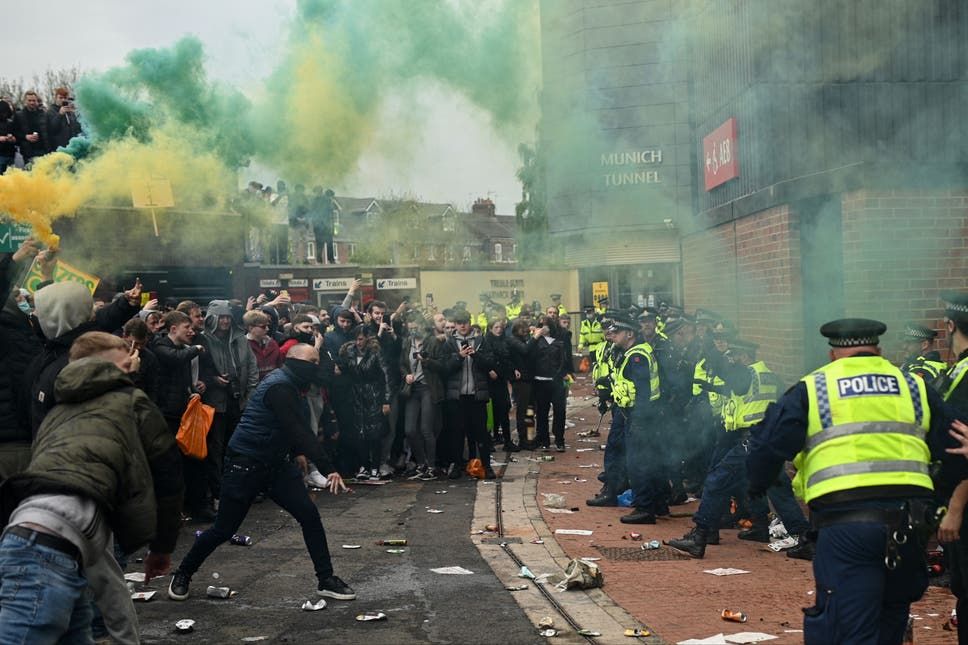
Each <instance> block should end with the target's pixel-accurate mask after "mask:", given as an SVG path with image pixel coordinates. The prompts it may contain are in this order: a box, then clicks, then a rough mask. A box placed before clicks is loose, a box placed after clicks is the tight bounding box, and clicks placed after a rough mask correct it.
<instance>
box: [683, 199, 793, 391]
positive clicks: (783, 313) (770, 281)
mask: <svg viewBox="0 0 968 645" xmlns="http://www.w3.org/2000/svg"><path fill="white" fill-rule="evenodd" d="M682 272H683V292H684V295H685V303H686V306H687V308H688V309H695V308H696V307H708V308H710V309H713V310H715V311H717V312H718V313H720V314H722V315H724V316H726V317H728V318H730V319H731V320H733V321H734V322H735V323H736V324H737V326H738V328H739V332H740V335H741V336H742V337H743V338H746V339H749V340H752V341H754V342H756V343H759V344H760V351H759V358H761V359H762V360H764V361H765V362H766V364H767V365H768V366H770V368H771V369H773V370H774V371H776V372H777V373H778V374H780V375H781V376H782V377H783V379H784V380H785V381H787V382H788V383H792V381H794V380H796V379H798V378H800V377H801V376H802V375H803V374H802V371H803V357H802V352H801V346H802V343H803V314H802V304H801V303H802V297H801V291H800V278H799V276H800V234H799V228H798V220H797V217H796V215H795V214H794V213H791V212H790V210H789V208H788V207H787V206H785V205H784V206H778V207H775V208H771V209H767V210H765V211H761V212H759V213H756V214H754V215H750V216H748V217H745V218H742V219H740V220H737V221H735V222H730V223H727V224H723V225H720V226H718V227H715V228H712V229H708V230H705V231H702V232H699V233H696V234H693V235H689V236H686V237H684V238H683V240H682Z"/></svg>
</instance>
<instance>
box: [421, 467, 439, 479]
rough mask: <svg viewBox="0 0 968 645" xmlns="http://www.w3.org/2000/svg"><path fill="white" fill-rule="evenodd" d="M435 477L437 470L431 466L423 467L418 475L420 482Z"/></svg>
mask: <svg viewBox="0 0 968 645" xmlns="http://www.w3.org/2000/svg"><path fill="white" fill-rule="evenodd" d="M436 479H437V471H436V470H435V469H433V468H429V467H428V468H426V469H424V471H423V473H421V475H420V481H422V482H432V481H435V480H436Z"/></svg>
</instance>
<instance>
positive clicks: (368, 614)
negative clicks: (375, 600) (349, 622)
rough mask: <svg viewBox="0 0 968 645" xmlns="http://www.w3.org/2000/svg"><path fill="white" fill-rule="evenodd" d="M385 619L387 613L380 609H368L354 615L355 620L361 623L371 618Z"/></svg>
mask: <svg viewBox="0 0 968 645" xmlns="http://www.w3.org/2000/svg"><path fill="white" fill-rule="evenodd" d="M386 619H387V615H386V614H384V613H383V612H382V611H368V612H366V613H365V614H359V615H357V617H356V620H358V621H360V622H361V623H366V622H369V621H371V620H386Z"/></svg>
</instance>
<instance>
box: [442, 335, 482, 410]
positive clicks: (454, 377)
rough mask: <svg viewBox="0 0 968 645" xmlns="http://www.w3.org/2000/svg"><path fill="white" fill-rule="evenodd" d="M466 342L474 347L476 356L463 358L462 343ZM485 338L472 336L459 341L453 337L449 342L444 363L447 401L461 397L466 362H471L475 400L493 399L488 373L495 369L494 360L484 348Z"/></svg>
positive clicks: (445, 350)
mask: <svg viewBox="0 0 968 645" xmlns="http://www.w3.org/2000/svg"><path fill="white" fill-rule="evenodd" d="M462 340H464V341H466V342H468V343H470V344H471V345H472V346H473V347H474V354H472V355H471V356H470V357H468V358H461V356H460V353H459V352H460V343H461V341H462ZM483 340H484V339H483V337H482V336H480V335H476V336H472V337H470V338H467V339H459V338H457V337H456V336H452V337H451V338H449V339H448V340H447V345H446V347H445V348H444V353H445V354H446V358H445V359H444V361H443V363H444V365H445V367H446V370H447V400H448V401H456V400H458V399H460V397H461V378H462V376H463V372H464V366H465V365H466V362H467V361H469V362H470V366H471V373H472V374H473V377H474V398H475V399H477V400H478V401H487V400H489V399H490V398H491V391H490V386H489V383H490V380H491V379H490V378H488V376H487V373H488V372H489V371H490V370H492V369H494V360H493V359H492V358H491V355H490V354H489V353H488V352H487V348H486V347H482V344H483Z"/></svg>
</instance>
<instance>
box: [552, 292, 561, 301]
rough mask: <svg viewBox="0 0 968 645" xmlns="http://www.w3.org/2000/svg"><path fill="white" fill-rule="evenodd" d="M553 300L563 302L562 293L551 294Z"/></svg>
mask: <svg viewBox="0 0 968 645" xmlns="http://www.w3.org/2000/svg"><path fill="white" fill-rule="evenodd" d="M551 299H552V300H561V294H560V293H553V294H551Z"/></svg>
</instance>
